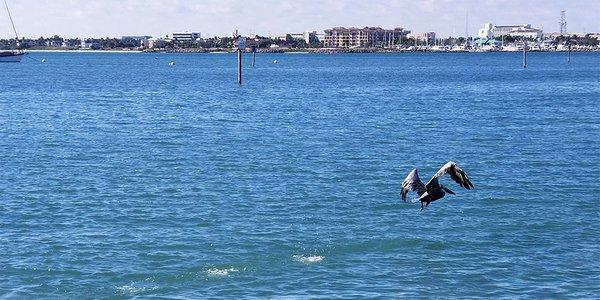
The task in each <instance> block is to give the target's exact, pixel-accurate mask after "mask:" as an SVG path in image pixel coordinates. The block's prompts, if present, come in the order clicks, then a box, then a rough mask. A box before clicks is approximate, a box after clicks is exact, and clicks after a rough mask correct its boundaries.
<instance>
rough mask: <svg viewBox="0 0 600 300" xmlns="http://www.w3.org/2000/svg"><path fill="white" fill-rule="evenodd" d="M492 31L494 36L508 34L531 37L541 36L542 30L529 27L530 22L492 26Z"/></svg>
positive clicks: (537, 37)
mask: <svg viewBox="0 0 600 300" xmlns="http://www.w3.org/2000/svg"><path fill="white" fill-rule="evenodd" d="M492 33H493V35H494V37H502V36H505V35H510V36H513V37H524V38H533V39H539V38H542V35H543V32H542V30H540V29H537V28H533V27H531V24H524V25H503V26H494V29H493V30H492Z"/></svg>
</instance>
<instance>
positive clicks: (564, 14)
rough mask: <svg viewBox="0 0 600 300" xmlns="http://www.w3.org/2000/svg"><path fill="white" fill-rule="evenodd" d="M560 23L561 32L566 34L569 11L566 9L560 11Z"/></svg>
mask: <svg viewBox="0 0 600 300" xmlns="http://www.w3.org/2000/svg"><path fill="white" fill-rule="evenodd" d="M558 25H560V33H561V34H566V33H567V12H566V11H564V10H563V11H561V12H560V22H558Z"/></svg>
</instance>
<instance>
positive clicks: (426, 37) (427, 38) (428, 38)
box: [407, 32, 435, 43]
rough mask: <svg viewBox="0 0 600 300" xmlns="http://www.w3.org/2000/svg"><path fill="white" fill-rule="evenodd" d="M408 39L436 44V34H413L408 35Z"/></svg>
mask: <svg viewBox="0 0 600 300" xmlns="http://www.w3.org/2000/svg"><path fill="white" fill-rule="evenodd" d="M407 37H408V38H413V39H415V40H417V41H419V42H424V43H433V42H435V32H422V33H413V34H408V35H407Z"/></svg>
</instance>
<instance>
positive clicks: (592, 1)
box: [0, 0, 600, 38]
mask: <svg viewBox="0 0 600 300" xmlns="http://www.w3.org/2000/svg"><path fill="white" fill-rule="evenodd" d="M7 1H8V4H9V6H10V8H11V12H12V15H13V19H14V21H15V25H16V27H17V31H18V33H19V35H21V36H25V37H29V38H37V37H40V36H46V37H47V36H51V35H54V34H58V35H60V36H63V37H121V36H124V35H150V36H154V37H160V36H165V35H167V34H169V35H170V34H171V33H173V32H181V31H194V32H201V33H202V36H203V37H211V36H229V35H231V33H232V32H233V31H234V30H235V29H239V31H240V33H241V34H244V35H251V34H259V35H263V36H273V35H279V34H284V33H301V32H304V31H313V30H316V31H320V32H322V31H323V30H324V29H326V28H331V27H335V26H346V27H350V26H356V27H364V26H380V27H383V28H394V27H403V28H405V29H407V30H411V31H413V32H415V33H417V32H426V31H427V32H428V31H433V32H436V34H437V35H438V37H446V36H464V35H465V31H466V30H467V26H466V25H467V17H466V16H467V12H468V16H469V17H468V20H469V21H468V24H469V26H468V31H469V34H470V35H471V36H475V35H476V33H477V30H478V29H479V28H481V27H483V24H484V23H486V22H491V23H492V24H494V25H513V24H525V23H529V24H532V25H533V26H534V27H537V28H541V29H543V30H544V32H556V31H558V30H559V25H558V22H559V18H560V11H561V10H566V11H567V21H568V30H569V32H584V31H585V32H600V18H599V17H598V16H599V15H600V0H525V1H519V0H477V1H475V0H413V1H410V0H7ZM13 36H14V34H13V33H12V27H11V26H10V21H9V19H8V15H7V13H6V11H5V10H3V9H2V10H0V38H9V37H13Z"/></svg>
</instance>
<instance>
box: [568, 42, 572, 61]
mask: <svg viewBox="0 0 600 300" xmlns="http://www.w3.org/2000/svg"><path fill="white" fill-rule="evenodd" d="M568 51H569V56H568V58H567V63H571V42H569V50H568Z"/></svg>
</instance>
